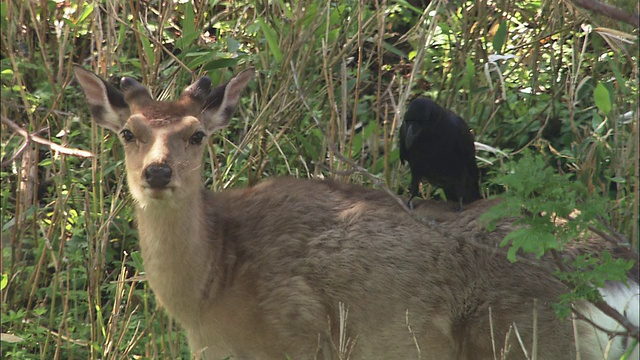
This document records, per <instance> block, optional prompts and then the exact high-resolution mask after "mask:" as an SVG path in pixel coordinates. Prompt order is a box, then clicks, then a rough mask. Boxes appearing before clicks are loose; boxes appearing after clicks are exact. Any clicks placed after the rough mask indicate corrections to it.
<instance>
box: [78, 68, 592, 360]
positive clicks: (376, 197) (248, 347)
mask: <svg viewBox="0 0 640 360" xmlns="http://www.w3.org/2000/svg"><path fill="white" fill-rule="evenodd" d="M75 70H76V76H77V78H78V79H79V80H80V83H81V85H82V87H83V89H84V91H85V94H86V95H87V97H88V100H89V103H91V104H93V105H95V104H99V105H100V106H102V107H103V108H105V109H106V111H107V113H106V114H107V115H106V116H105V117H104V118H98V119H95V120H96V121H97V122H98V123H99V124H102V125H103V126H105V127H108V128H110V129H113V130H115V131H119V130H117V129H121V128H128V129H133V130H132V131H133V132H134V134H135V135H136V139H138V137H140V138H143V139H142V140H140V141H134V142H132V143H125V151H126V166H127V173H128V181H129V185H130V188H131V191H132V194H133V196H134V199H135V200H136V212H137V219H138V228H139V232H140V246H141V248H142V254H143V260H144V264H145V269H146V275H147V278H148V281H149V284H150V285H151V287H152V289H153V291H154V292H155V294H156V297H157V299H158V301H159V302H160V303H161V304H162V305H163V306H164V307H165V308H166V310H167V311H168V313H169V314H170V315H171V316H173V317H174V318H175V319H176V320H177V321H178V322H179V323H180V324H181V325H182V327H183V328H184V329H185V330H186V332H187V336H188V339H189V343H190V346H191V349H192V350H193V352H194V354H197V355H201V356H203V357H206V358H207V359H223V358H225V357H227V356H233V358H234V359H285V358H286V357H287V356H288V357H289V358H291V359H313V358H321V359H337V358H338V357H339V355H338V354H339V353H342V354H343V355H348V356H349V358H351V359H417V358H422V359H494V351H493V349H492V334H491V331H490V329H491V326H493V329H494V331H493V335H494V337H495V342H496V351H497V352H498V354H497V355H496V356H497V358H500V351H501V349H502V348H503V347H504V345H505V335H506V334H507V333H508V332H509V329H510V327H511V326H512V325H513V324H514V323H515V324H516V325H517V329H518V332H519V334H520V335H521V336H522V338H523V340H524V344H525V345H526V346H527V347H530V346H531V344H532V332H533V330H532V323H533V322H532V319H533V311H534V299H537V316H538V318H537V320H538V330H537V333H538V338H539V340H538V344H539V345H538V359H561V358H562V359H569V358H575V354H574V353H575V342H576V341H580V343H581V349H582V351H581V356H582V359H597V358H598V357H597V356H598V355H596V353H597V351H596V350H595V349H594V348H593V346H592V343H593V336H594V335H593V330H592V328H591V327H588V326H584V324H582V323H578V333H579V339H578V340H576V339H574V336H573V324H572V323H571V322H570V321H559V320H557V319H556V317H555V315H554V313H553V312H552V311H551V309H550V304H551V303H552V302H554V301H556V299H557V296H558V295H559V294H561V293H563V292H565V291H566V289H565V287H564V286H563V285H562V284H561V283H560V282H559V281H557V280H555V279H554V277H553V276H552V275H551V273H550V271H549V268H550V267H549V266H546V264H545V261H548V260H544V259H543V260H541V261H539V262H536V261H535V259H534V260H532V261H525V262H518V263H515V264H512V263H510V262H508V261H507V260H506V258H505V254H504V252H503V251H501V250H499V249H498V248H497V243H498V242H499V241H500V239H502V237H503V236H504V235H505V233H506V231H508V230H509V228H510V225H509V224H508V223H503V224H501V225H500V226H499V227H498V230H497V231H496V232H494V233H489V232H487V231H486V230H485V228H484V226H483V225H482V224H481V223H480V222H479V221H478V217H479V215H480V214H482V213H483V212H485V211H486V210H487V209H488V208H489V207H490V206H492V205H494V204H495V201H493V200H481V201H478V202H476V203H473V204H470V205H469V206H467V208H466V209H465V211H464V212H462V213H452V212H451V210H450V206H449V205H447V204H441V203H437V202H431V201H425V202H422V203H417V209H416V211H415V215H416V216H417V217H418V218H421V219H423V220H424V221H418V220H416V219H415V218H414V217H413V216H411V215H409V214H407V213H406V212H404V211H403V210H402V209H401V208H400V207H399V206H398V205H397V203H396V202H395V201H394V200H393V199H391V198H390V197H389V196H388V195H386V194H384V193H382V192H379V191H376V190H370V189H365V188H363V187H359V186H355V185H349V184H343V183H338V182H334V181H330V180H325V181H319V180H298V179H292V178H281V179H274V180H267V181H264V182H262V183H260V184H258V185H256V186H253V187H250V188H246V189H234V190H226V191H222V192H218V193H213V192H209V191H206V190H204V189H202V185H201V179H200V176H201V175H200V163H201V161H202V155H203V147H202V146H195V145H189V143H188V141H187V140H188V139H189V136H190V134H192V133H194V132H195V131H199V129H205V130H206V131H207V134H209V133H210V131H209V130H210V129H213V128H216V127H220V126H224V124H226V123H228V117H230V114H226V113H228V112H229V111H228V109H229V108H230V106H231V108H233V107H235V105H236V103H237V98H238V97H239V93H240V92H241V91H242V89H243V88H244V86H245V85H246V83H247V81H248V77H247V75H246V73H242V74H240V75H238V76H237V77H236V78H234V79H233V80H232V81H231V82H230V83H229V84H228V85H226V86H227V87H226V89H224V88H222V90H221V89H220V88H219V89H218V91H224V99H223V100H222V102H223V103H222V105H220V106H219V109H223V110H221V111H218V112H215V111H214V110H215V109H213V110H211V109H209V110H210V113H212V114H213V115H212V117H213V118H214V120H211V118H210V117H205V116H199V117H197V118H195V117H193V116H183V117H182V118H180V119H179V120H178V121H175V122H172V123H171V124H167V125H166V126H163V127H157V126H151V125H150V124H149V122H154V121H155V120H157V119H155V118H153V119H149V118H148V117H146V116H145V115H144V114H147V115H148V114H153V111H152V110H153V109H147V108H146V107H145V108H144V109H137V110H136V111H135V112H133V111H132V110H131V109H135V108H136V107H135V106H134V105H135V104H130V105H129V108H127V109H122V108H114V104H109V103H108V102H107V101H104V102H103V103H100V95H99V94H100V93H101V90H102V92H107V91H112V89H110V90H107V89H106V86H107V85H105V84H106V83H104V82H103V81H102V80H100V79H99V78H97V76H95V75H93V76H92V74H91V75H90V73H88V72H86V70H83V69H80V68H76V69H75ZM249 78H250V77H249ZM96 94H98V95H96ZM103 98H106V97H103ZM162 104H164V105H162V106H165V107H166V106H167V105H166V104H167V103H162ZM145 105H147V106H148V107H152V108H153V107H156V108H158V106H159V103H156V102H152V103H150V104H147V103H146V102H145ZM109 111H110V112H109ZM206 112H207V109H204V110H203V112H202V113H203V114H204V113H206ZM127 113H128V115H127V116H119V115H117V114H127ZM221 113H222V114H221ZM178 115H179V114H175V113H172V116H174V117H175V116H178ZM158 116H159V115H158ZM216 116H217V118H216ZM114 119H118V120H117V121H116V120H114ZM210 121H217V122H219V123H218V124H211V123H210ZM175 134H181V135H180V136H177V135H175ZM143 140H144V141H143ZM157 163H163V164H168V165H169V166H170V167H171V169H172V171H173V174H172V179H171V182H170V183H169V184H168V185H167V187H166V188H163V189H160V190H158V189H155V190H158V191H155V190H154V189H151V190H150V189H149V188H148V186H147V185H146V180H145V173H144V172H145V169H146V167H147V166H149V165H150V164H157ZM341 304H343V305H344V308H345V309H347V311H348V313H347V314H346V316H345V313H344V312H342V315H341V311H340V308H341V306H342V305H341ZM490 311H491V314H492V317H490ZM341 328H342V329H343V333H344V335H343V337H342V339H343V340H347V341H348V343H347V345H345V346H343V350H339V349H338V348H339V344H340V343H341V337H340V334H341ZM510 339H511V340H510V341H509V342H508V345H509V346H510V347H511V350H510V352H509V356H508V358H509V359H521V358H523V355H522V351H521V350H520V347H519V346H518V345H517V344H516V342H515V334H513V333H512V334H511V338H510ZM345 358H346V357H345Z"/></svg>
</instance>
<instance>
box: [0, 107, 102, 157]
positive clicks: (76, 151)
mask: <svg viewBox="0 0 640 360" xmlns="http://www.w3.org/2000/svg"><path fill="white" fill-rule="evenodd" d="M2 123H3V124H6V125H7V126H8V127H9V128H10V129H11V130H12V131H13V132H15V133H18V134H20V135H21V136H22V137H24V138H25V139H26V140H27V142H30V141H33V142H35V143H38V144H41V145H45V146H48V147H49V148H51V150H53V151H57V152H59V153H61V154H66V155H72V156H78V157H85V158H87V157H94V156H95V155H94V154H93V153H91V152H89V151H86V150H80V149H72V148H68V147H64V146H62V145H59V144H56V143H52V142H51V141H49V140H47V139H44V138H41V137H40V136H37V135H32V134H29V132H27V131H26V130H25V129H23V128H21V127H20V126H18V125H17V124H16V123H15V122H13V121H11V120H9V119H8V118H7V117H5V116H2Z"/></svg>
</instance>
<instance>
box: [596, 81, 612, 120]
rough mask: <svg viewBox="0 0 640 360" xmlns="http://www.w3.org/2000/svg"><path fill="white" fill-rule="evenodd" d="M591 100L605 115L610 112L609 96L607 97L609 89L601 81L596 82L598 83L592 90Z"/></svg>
mask: <svg viewBox="0 0 640 360" xmlns="http://www.w3.org/2000/svg"><path fill="white" fill-rule="evenodd" d="M593 100H594V101H595V103H596V106H597V107H598V110H600V111H602V113H603V114H605V115H609V112H611V98H610V97H609V90H607V88H606V87H605V86H604V84H603V83H601V82H598V85H597V86H596V88H595V89H594V90H593Z"/></svg>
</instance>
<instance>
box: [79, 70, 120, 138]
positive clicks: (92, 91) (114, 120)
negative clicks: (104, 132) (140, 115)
mask: <svg viewBox="0 0 640 360" xmlns="http://www.w3.org/2000/svg"><path fill="white" fill-rule="evenodd" d="M73 72H74V74H75V75H76V79H77V80H78V83H79V84H80V87H81V88H82V91H83V92H84V96H85V98H86V99H87V102H88V103H89V107H90V108H91V116H92V117H93V120H94V121H95V122H96V124H98V125H100V126H102V127H104V128H107V129H109V130H112V131H115V132H119V131H120V130H121V129H122V127H123V126H124V123H125V122H126V121H127V118H128V117H129V114H130V109H129V105H128V104H127V102H126V101H125V98H124V95H123V93H122V92H120V91H119V90H118V89H116V88H115V87H114V86H112V85H111V84H109V83H108V82H106V81H104V80H103V79H101V78H100V77H99V76H98V75H96V74H94V73H92V72H91V71H88V70H86V69H84V68H83V67H81V66H79V65H73Z"/></svg>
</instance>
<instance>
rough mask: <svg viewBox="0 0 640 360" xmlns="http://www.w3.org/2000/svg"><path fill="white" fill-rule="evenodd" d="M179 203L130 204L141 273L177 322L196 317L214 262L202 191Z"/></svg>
mask: <svg viewBox="0 0 640 360" xmlns="http://www.w3.org/2000/svg"><path fill="white" fill-rule="evenodd" d="M185 205H186V206H180V205H177V204H175V203H169V202H161V201H157V202H155V201H154V202H150V203H148V204H146V206H144V207H143V206H140V205H137V206H136V216H137V220H138V231H139V234H140V247H141V250H142V257H143V261H144V267H145V272H146V277H147V279H148V281H149V284H150V285H151V288H152V289H153V290H154V292H155V294H156V297H157V298H158V300H159V301H160V303H161V304H162V305H163V306H165V307H166V308H167V310H169V312H170V313H171V314H172V315H173V316H174V317H176V318H177V319H178V320H180V321H189V318H190V317H193V316H196V317H197V314H198V311H199V309H200V308H201V306H202V303H203V302H204V300H206V296H207V294H208V288H209V287H208V286H207V283H211V282H212V281H213V280H214V279H207V276H211V275H209V274H211V273H212V265H213V264H214V263H215V258H214V254H213V251H212V246H211V242H210V241H208V239H207V229H206V227H205V224H206V221H205V219H204V215H203V214H204V199H203V193H202V191H198V192H195V194H194V196H193V197H191V199H189V201H188V202H185Z"/></svg>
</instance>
